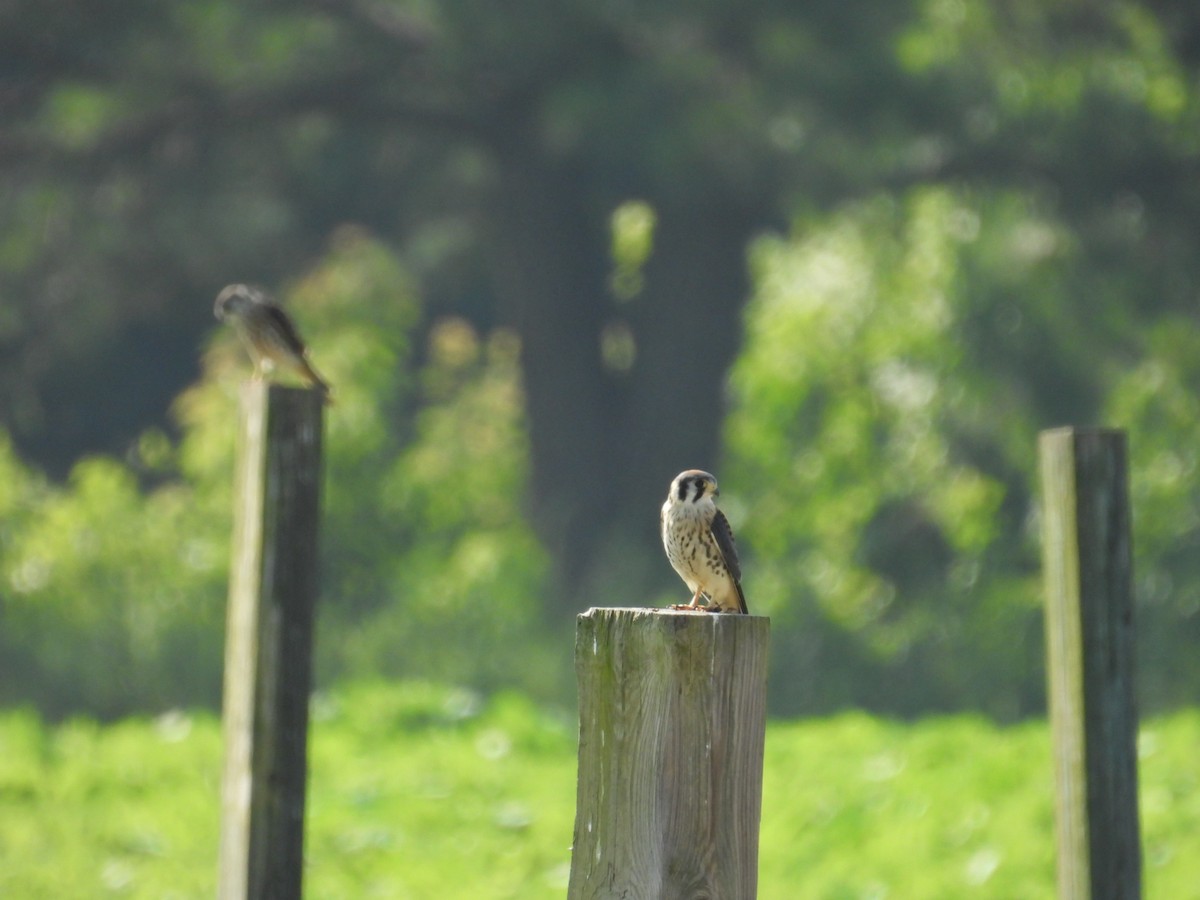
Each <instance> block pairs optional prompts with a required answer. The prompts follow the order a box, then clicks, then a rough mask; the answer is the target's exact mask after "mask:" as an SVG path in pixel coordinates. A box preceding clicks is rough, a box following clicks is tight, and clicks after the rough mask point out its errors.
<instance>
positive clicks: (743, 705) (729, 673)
mask: <svg viewBox="0 0 1200 900" xmlns="http://www.w3.org/2000/svg"><path fill="white" fill-rule="evenodd" d="M769 638H770V620H769V619H767V618H764V617H761V616H739V615H725V614H711V613H688V612H673V611H669V610H661V609H656V610H646V609H591V610H588V612H586V613H585V614H583V615H581V616H580V617H579V619H578V623H577V628H576V638H575V669H576V673H577V675H578V679H579V781H578V788H577V798H576V811H575V841H574V850H573V853H572V858H571V880H570V885H569V888H568V892H567V897H568V898H569V900H585V898H586V900H601V898H604V900H607V898H614V900H615V898H619V897H656V898H693V897H706V898H710V900H753V898H754V897H755V895H756V892H757V887H758V828H759V818H760V813H761V809H762V767H763V741H764V737H765V730H766V686H767V645H768V641H769Z"/></svg>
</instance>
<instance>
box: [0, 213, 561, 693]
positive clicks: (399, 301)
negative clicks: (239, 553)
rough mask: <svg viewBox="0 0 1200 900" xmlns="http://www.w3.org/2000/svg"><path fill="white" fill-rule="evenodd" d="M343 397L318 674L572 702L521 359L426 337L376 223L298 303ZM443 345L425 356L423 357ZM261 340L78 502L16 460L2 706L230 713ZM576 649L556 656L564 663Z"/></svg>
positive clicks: (93, 472)
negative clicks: (543, 542) (234, 588)
mask: <svg viewBox="0 0 1200 900" xmlns="http://www.w3.org/2000/svg"><path fill="white" fill-rule="evenodd" d="M286 293H287V297H286V301H287V302H288V305H289V306H290V307H291V308H292V310H293V311H294V313H295V315H296V317H297V319H298V320H299V324H300V328H301V331H302V333H305V334H310V335H312V340H311V342H310V343H311V349H312V353H313V357H314V359H315V360H316V361H317V364H318V366H320V367H321V368H322V370H323V371H324V372H326V374H327V375H328V377H329V378H330V380H331V381H332V383H333V384H334V386H335V392H336V394H335V396H336V402H335V405H334V406H332V407H330V409H329V412H328V415H327V432H328V433H327V437H326V448H327V451H326V457H325V494H324V498H325V509H324V518H323V524H322V538H321V542H322V547H323V554H322V556H323V558H322V567H323V572H322V583H323V591H322V597H321V608H320V632H321V637H320V639H319V641H318V651H319V662H320V665H321V667H322V672H323V673H324V676H325V677H329V676H332V675H334V674H362V673H368V672H369V673H375V674H386V675H397V676H399V675H410V676H413V675H419V676H423V677H437V678H443V679H447V680H454V681H461V682H464V683H470V684H476V685H486V686H498V685H510V686H520V687H523V688H527V689H530V690H531V691H533V692H534V693H535V694H540V695H543V696H545V695H550V696H561V695H562V686H561V685H560V684H559V682H558V681H556V680H554V679H550V678H548V677H547V674H546V673H547V667H548V666H549V670H550V671H554V672H560V671H561V667H560V668H558V669H555V668H554V666H553V665H552V664H550V663H547V664H546V665H540V664H539V663H540V662H541V661H542V660H543V659H545V660H554V659H555V654H556V651H555V649H554V647H555V645H554V644H553V643H552V642H550V641H548V640H545V639H539V634H540V629H542V628H543V624H542V616H541V615H540V612H541V611H540V609H539V606H538V602H537V599H538V597H539V592H540V588H541V583H542V580H543V578H544V576H545V571H546V561H545V556H544V554H543V552H542V551H541V549H540V547H539V546H538V544H537V542H536V541H535V540H534V538H533V536H532V533H531V531H530V529H529V527H528V525H527V524H526V523H525V522H524V520H523V519H522V517H521V515H520V498H521V495H522V491H523V489H524V484H525V478H526V468H527V447H526V437H525V432H524V427H523V412H522V398H521V391H520V386H519V375H518V370H517V358H516V353H517V344H516V341H515V340H514V338H513V337H512V335H511V334H509V333H507V332H505V331H503V330H498V331H496V332H494V333H493V334H491V335H486V336H480V335H479V334H477V333H476V331H475V330H474V329H473V328H472V327H471V326H470V325H469V324H467V323H466V322H465V321H463V320H461V319H449V320H441V321H438V322H436V323H423V322H422V319H421V310H420V304H419V302H418V300H417V299H416V297H415V295H414V293H413V289H412V286H411V284H410V283H409V282H408V280H407V278H406V277H405V276H404V275H403V273H402V271H401V270H400V268H399V266H398V265H397V263H396V261H395V259H394V257H393V256H392V255H391V254H390V253H389V252H388V251H386V250H385V249H384V248H383V247H382V246H381V245H379V244H378V243H377V242H374V241H373V240H371V239H370V238H368V237H367V236H366V235H365V234H363V233H362V232H360V231H359V230H356V229H343V230H341V231H339V232H338V233H337V234H336V235H335V237H334V238H333V241H332V243H331V247H330V250H329V254H328V256H327V257H326V259H325V261H324V263H323V264H322V265H321V266H319V267H318V268H317V269H316V270H314V271H313V272H312V273H311V274H310V275H308V276H307V277H305V278H304V279H302V280H301V281H299V282H297V283H296V284H295V285H294V286H293V287H292V288H291V289H290V290H288V291H287V292H286ZM422 344H423V345H422ZM247 374H248V367H247V362H246V359H245V357H244V355H243V351H242V348H241V346H240V345H239V344H238V342H237V341H235V340H234V339H233V337H232V334H231V333H221V334H219V335H218V337H217V339H216V340H215V341H214V343H213V345H212V347H211V348H210V350H209V352H208V353H207V355H206V359H205V378H204V379H203V380H202V381H201V382H200V383H198V384H197V385H196V386H194V387H193V388H191V389H189V390H188V391H187V392H186V393H184V394H183V395H182V396H181V397H180V399H179V401H178V403H177V405H176V410H177V414H178V417H179V421H180V423H181V426H182V429H183V437H182V440H181V441H180V442H179V443H178V445H173V444H172V443H171V441H170V440H168V439H167V438H166V437H165V436H164V435H163V434H162V433H161V432H158V431H150V432H147V433H146V434H145V435H144V436H143V438H142V439H141V440H140V441H139V442H138V444H137V454H136V456H134V457H133V458H131V459H129V460H126V461H118V460H114V459H110V458H102V457H97V458H91V459H87V460H84V461H82V462H80V463H79V464H77V465H76V466H75V468H74V470H73V472H72V474H71V478H70V479H69V481H68V483H67V484H66V485H64V486H62V487H56V486H52V485H50V484H47V483H46V482H45V481H44V480H43V479H40V478H39V477H37V476H36V475H35V474H34V473H32V472H30V471H28V470H26V469H25V468H23V467H22V466H21V464H20V463H19V461H18V460H17V459H16V458H15V457H14V455H13V453H12V451H11V448H10V447H9V446H8V445H7V444H5V445H3V446H2V447H0V467H3V474H4V475H5V476H6V477H5V478H4V485H5V487H4V494H3V496H0V528H2V529H3V532H4V534H5V537H6V540H5V541H4V543H3V547H2V549H0V573H2V577H3V584H4V589H3V595H2V596H3V598H4V602H3V607H2V610H3V617H4V628H3V629H2V630H0V660H2V662H0V666H2V667H3V670H2V671H0V685H2V687H0V692H2V693H0V697H2V699H3V701H4V702H7V703H14V702H33V703H35V704H37V705H38V706H39V707H41V708H42V709H45V710H47V711H50V712H55V713H61V712H63V711H66V710H72V709H80V708H82V709H88V710H90V711H92V712H93V713H95V714H98V715H102V716H111V715H116V714H119V713H124V712H129V711H131V710H135V709H155V708H164V707H166V706H170V705H173V704H177V703H199V702H203V703H208V704H216V703H217V701H218V699H219V695H218V691H219V685H220V671H221V652H222V650H221V648H222V639H223V626H224V613H223V610H224V593H225V585H226V579H227V571H228V559H229V540H230V538H229V533H230V526H231V515H232V498H231V481H232V473H233V467H234V454H235V441H236V436H237V425H236V423H237V419H238V408H237V404H238V401H237V394H236V388H237V384H238V383H239V381H240V380H241V379H242V378H243V377H245V376H246V375H247ZM561 655H562V653H561V652H559V653H558V657H559V659H561Z"/></svg>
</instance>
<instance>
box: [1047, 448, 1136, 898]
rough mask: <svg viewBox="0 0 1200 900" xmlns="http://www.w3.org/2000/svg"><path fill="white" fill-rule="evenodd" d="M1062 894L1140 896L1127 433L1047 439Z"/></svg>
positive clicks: (1050, 661)
mask: <svg viewBox="0 0 1200 900" xmlns="http://www.w3.org/2000/svg"><path fill="white" fill-rule="evenodd" d="M1038 449H1039V453H1040V459H1041V479H1042V519H1043V539H1042V546H1043V554H1044V568H1045V582H1046V657H1047V665H1046V674H1047V682H1048V685H1049V694H1050V722H1051V728H1052V731H1053V737H1054V762H1055V775H1056V780H1057V785H1058V799H1057V814H1058V816H1057V818H1058V889H1059V897H1060V898H1061V900H1137V898H1138V897H1140V896H1141V874H1142V866H1141V844H1140V841H1139V829H1138V806H1137V711H1136V707H1135V704H1134V686H1133V675H1134V659H1133V656H1134V620H1133V548H1132V543H1133V541H1132V533H1131V525H1130V507H1129V485H1128V466H1127V450H1126V441H1125V434H1124V432H1122V431H1117V430H1113V429H1097V428H1093V429H1076V428H1057V429H1054V430H1052V431H1044V432H1042V434H1041V438H1040V441H1039V447H1038Z"/></svg>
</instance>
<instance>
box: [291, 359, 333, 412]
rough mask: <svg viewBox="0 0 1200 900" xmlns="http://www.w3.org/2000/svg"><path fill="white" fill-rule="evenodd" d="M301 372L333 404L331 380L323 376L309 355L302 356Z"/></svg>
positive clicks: (327, 401)
mask: <svg viewBox="0 0 1200 900" xmlns="http://www.w3.org/2000/svg"><path fill="white" fill-rule="evenodd" d="M299 369H300V373H301V374H302V375H303V376H304V377H305V378H307V379H308V380H309V382H310V383H311V384H312V386H313V387H315V388H317V390H319V391H320V392H321V394H322V396H323V397H324V400H325V402H326V403H328V404H330V405H331V406H332V405H333V388H331V387H330V386H329V382H328V381H326V380H325V379H324V378H322V377H321V373H319V372H318V371H317V370H316V369H315V368H314V367H313V364H312V363H311V362H309V360H308V357H307V356H303V357H301V358H300V366H299Z"/></svg>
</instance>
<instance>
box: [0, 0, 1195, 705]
mask: <svg viewBox="0 0 1200 900" xmlns="http://www.w3.org/2000/svg"><path fill="white" fill-rule="evenodd" d="M0 60H2V62H0V161H2V166H0V429H2V433H0V702H3V703H6V704H33V705H35V706H36V707H37V708H38V709H40V710H41V711H42V712H43V713H45V714H46V715H48V716H51V717H57V716H61V715H65V714H69V713H76V712H85V713H89V714H92V715H96V716H100V717H104V718H107V717H113V716H117V715H122V714H125V713H129V712H134V711H150V712H153V711H159V710H162V709H165V708H169V707H174V706H179V705H191V706H204V705H207V706H214V707H215V706H216V705H217V704H218V703H219V690H220V670H221V654H222V632H223V627H224V602H225V590H226V579H227V569H228V557H229V541H230V534H229V532H230V524H231V505H232V500H231V496H230V490H231V482H232V477H233V455H234V447H235V442H236V423H237V387H238V384H239V383H240V382H241V381H242V380H243V379H245V378H246V377H248V376H249V373H250V364H249V361H248V359H247V358H246V356H245V354H244V353H243V351H242V349H241V347H240V346H238V345H237V343H236V341H235V340H234V338H233V335H232V334H230V333H226V332H223V331H221V330H220V329H218V328H217V323H216V322H215V321H214V320H213V317H212V301H213V298H214V297H215V295H216V293H217V291H218V290H219V289H220V288H221V287H222V286H223V285H225V284H226V283H228V282H231V281H251V282H258V283H261V284H264V285H266V286H267V287H269V288H270V289H271V290H273V291H274V292H275V293H276V294H277V296H278V297H279V299H280V300H281V302H282V303H283V304H284V305H285V306H286V307H287V308H288V310H289V311H290V312H291V313H292V315H293V317H294V318H295V319H296V321H297V322H298V324H299V326H300V328H301V331H302V333H304V334H305V335H306V337H307V338H308V341H309V343H310V345H311V348H312V353H313V358H314V360H315V362H316V364H317V366H318V368H319V369H321V370H322V371H323V372H324V373H325V374H326V375H327V376H328V377H329V379H330V381H331V382H332V383H333V384H334V386H335V388H336V392H337V404H336V405H335V406H333V407H332V408H330V409H329V411H328V415H327V442H326V470H325V495H324V501H325V518H324V524H323V533H322V545H323V547H322V556H323V558H322V562H321V567H322V578H323V589H322V595H321V605H320V630H319V634H318V653H319V657H320V659H319V669H318V677H319V680H320V682H321V683H322V684H323V685H328V684H330V683H333V682H336V681H340V680H343V679H353V678H358V677H368V676H380V675H382V676H385V677H389V678H400V677H404V678H421V679H429V680H433V681H437V682H443V683H450V684H455V685H462V686H464V687H469V688H473V689H476V690H481V691H484V692H491V691H494V690H497V689H500V688H514V689H517V690H519V691H522V692H525V693H527V694H529V695H531V696H532V697H533V698H535V699H536V700H538V701H539V702H541V701H546V702H552V703H558V702H561V703H564V704H569V703H570V702H571V699H572V694H573V683H574V679H573V675H572V673H571V659H570V653H571V647H572V633H573V629H574V617H575V615H576V614H577V613H579V612H582V611H583V610H585V609H586V608H588V607H589V606H593V605H604V606H645V605H659V604H666V603H670V602H679V601H682V600H685V599H687V594H686V589H685V588H684V586H683V585H682V583H681V582H680V581H679V580H678V578H677V577H676V576H675V574H674V573H673V572H672V571H671V569H670V567H669V566H668V564H667V562H666V560H665V558H664V556H663V553H662V550H661V546H660V544H659V540H658V536H657V527H658V521H657V518H658V507H659V505H660V504H661V502H662V499H663V497H664V496H665V492H666V488H667V485H668V484H669V482H670V481H671V479H672V477H673V476H674V475H675V474H676V473H677V472H678V471H680V470H681V469H684V468H690V467H700V468H706V469H709V470H710V471H713V472H714V473H716V474H717V476H718V478H719V479H720V481H721V486H722V503H723V506H724V508H725V509H726V511H727V513H728V515H729V517H730V519H731V520H732V522H733V525H734V528H735V530H736V532H737V534H738V538H739V547H740V552H741V556H742V562H743V569H744V572H745V579H744V581H745V588H746V594H747V598H748V601H749V604H750V607H751V611H752V612H754V613H758V614H763V615H769V616H771V618H772V620H773V647H772V673H771V703H772V710H773V712H774V713H775V714H776V715H788V716H792V715H803V714H815V713H826V712H830V711H833V710H838V709H842V708H846V707H861V708H866V709H869V710H872V711H874V712H880V713H887V714H893V715H899V716H915V715H919V714H922V713H927V712H935V711H950V710H974V711H979V712H981V713H984V714H986V715H988V716H990V717H993V718H995V719H997V720H1000V721H1007V720H1014V719H1018V718H1021V717H1024V716H1028V715H1032V714H1037V713H1040V712H1042V711H1043V709H1044V696H1043V695H1044V691H1043V668H1042V644H1041V628H1042V622H1041V610H1040V574H1039V568H1040V561H1039V550H1038V522H1037V484H1036V467H1035V449H1036V448H1035V443H1036V435H1037V432H1038V431H1039V429H1042V428H1046V427H1051V426H1056V425H1064V424H1075V425H1092V424H1104V425H1112V426H1119V427H1124V428H1127V429H1129V432H1130V444H1131V457H1132V485H1133V496H1134V528H1135V544H1136V557H1137V558H1136V578H1137V596H1138V604H1139V606H1138V617H1139V618H1138V629H1139V641H1140V648H1139V654H1140V656H1139V679H1140V681H1139V689H1140V691H1141V702H1142V707H1143V709H1144V710H1146V711H1154V710H1160V709H1164V708H1170V707H1172V706H1173V705H1177V704H1179V703H1180V702H1182V701H1192V700H1194V698H1195V695H1196V691H1197V686H1198V684H1200V656H1198V655H1197V654H1196V653H1195V647H1196V646H1197V641H1198V640H1200V472H1198V470H1197V453H1198V451H1200V399H1198V394H1197V389H1198V388H1200V331H1198V330H1197V327H1196V325H1197V317H1198V315H1200V304H1198V302H1197V301H1198V299H1200V292H1198V290H1197V282H1198V276H1200V253H1198V252H1197V231H1196V223H1197V222H1200V165H1198V162H1200V127H1198V126H1200V105H1198V100H1200V82H1198V78H1197V76H1198V75H1200V11H1198V10H1197V9H1196V8H1195V7H1194V5H1193V4H1188V3H1182V2H1174V3H1172V2H1165V0H1155V2H1150V0H1144V2H1117V3H1103V4H1093V3H1075V2H1052V3H1047V2H1045V0H1016V2H1010V3H1005V4H999V5H993V4H985V3H981V2H973V0H920V2H895V0H864V2H860V3H856V4H852V5H851V4H845V3H841V2H834V0H819V2H812V3H807V4H796V3H791V2H779V0H751V2H738V3H734V2H728V0H726V2H719V0H713V2H706V3H699V4H697V3H679V2H669V0H640V2H637V3H625V2H620V0H558V2H539V0H512V2H508V3H504V4H494V3H484V2H478V0H441V2H430V0H395V2H392V0H301V2H290V3H288V2H267V0H260V2H249V3H247V2H240V3H235V2H232V0H196V2H189V3H170V4H168V3H159V2H149V0H132V2H127V3H122V4H94V3H83V2H73V0H64V2H57V3H53V4H45V3H41V2H34V0H15V2H11V3H7V4H4V6H3V7H2V8H0Z"/></svg>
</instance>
